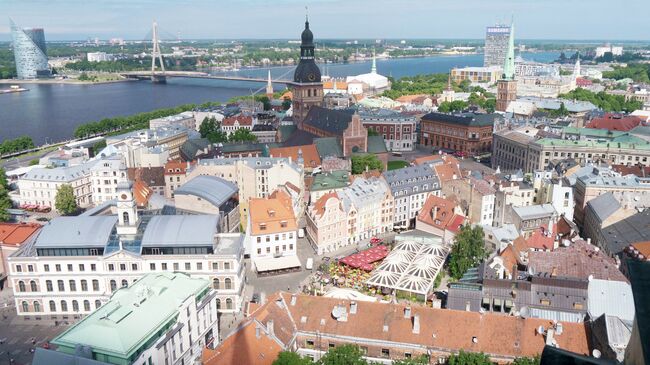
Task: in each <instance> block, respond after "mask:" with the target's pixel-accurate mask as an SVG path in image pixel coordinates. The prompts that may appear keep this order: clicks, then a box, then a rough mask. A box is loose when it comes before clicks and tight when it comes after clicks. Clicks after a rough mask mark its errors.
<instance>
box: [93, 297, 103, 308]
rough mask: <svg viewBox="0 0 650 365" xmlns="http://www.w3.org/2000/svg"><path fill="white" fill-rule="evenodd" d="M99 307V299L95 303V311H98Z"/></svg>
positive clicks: (100, 302)
mask: <svg viewBox="0 0 650 365" xmlns="http://www.w3.org/2000/svg"><path fill="white" fill-rule="evenodd" d="M101 306H102V301H101V300H99V299H97V300H96V301H95V309H99V307H101Z"/></svg>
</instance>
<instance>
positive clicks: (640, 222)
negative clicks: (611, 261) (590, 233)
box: [599, 209, 650, 254]
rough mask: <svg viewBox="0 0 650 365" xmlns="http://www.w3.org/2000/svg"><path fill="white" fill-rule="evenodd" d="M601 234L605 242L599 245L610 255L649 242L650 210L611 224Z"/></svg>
mask: <svg viewBox="0 0 650 365" xmlns="http://www.w3.org/2000/svg"><path fill="white" fill-rule="evenodd" d="M601 234H602V236H603V238H604V242H599V245H601V246H602V247H603V249H605V251H607V252H608V253H610V254H618V253H620V252H621V251H623V250H624V249H625V247H627V246H629V245H630V244H632V243H635V242H641V241H649V240H650V209H644V210H643V211H642V212H639V213H636V214H634V215H632V216H630V217H627V218H625V219H623V220H621V221H618V222H616V223H614V224H610V225H609V226H607V228H605V229H603V230H602V232H601Z"/></svg>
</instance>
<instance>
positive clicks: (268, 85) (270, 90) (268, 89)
mask: <svg viewBox="0 0 650 365" xmlns="http://www.w3.org/2000/svg"><path fill="white" fill-rule="evenodd" d="M266 96H268V97H269V99H272V98H273V82H271V70H269V76H268V78H267V80H266Z"/></svg>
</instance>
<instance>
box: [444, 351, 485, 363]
mask: <svg viewBox="0 0 650 365" xmlns="http://www.w3.org/2000/svg"><path fill="white" fill-rule="evenodd" d="M447 364H449V365H493V364H494V363H493V362H492V361H491V360H490V357H489V356H488V355H486V354H484V353H482V352H481V353H478V352H465V351H463V350H460V352H459V353H458V355H456V354H454V355H451V356H449V359H447Z"/></svg>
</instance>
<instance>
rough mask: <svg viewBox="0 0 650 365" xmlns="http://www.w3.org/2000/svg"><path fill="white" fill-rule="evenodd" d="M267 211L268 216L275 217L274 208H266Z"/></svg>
mask: <svg viewBox="0 0 650 365" xmlns="http://www.w3.org/2000/svg"><path fill="white" fill-rule="evenodd" d="M267 213H268V214H269V217H275V210H273V209H269V210H267Z"/></svg>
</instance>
